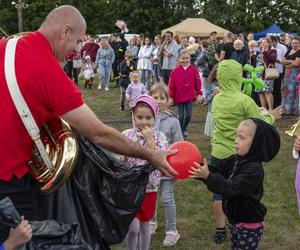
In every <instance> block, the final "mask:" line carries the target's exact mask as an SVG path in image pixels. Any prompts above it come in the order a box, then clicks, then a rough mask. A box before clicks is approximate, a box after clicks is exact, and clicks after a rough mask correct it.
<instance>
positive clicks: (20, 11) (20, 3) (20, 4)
mask: <svg viewBox="0 0 300 250" xmlns="http://www.w3.org/2000/svg"><path fill="white" fill-rule="evenodd" d="M23 6H24V3H23V0H18V4H17V11H18V28H19V32H23V31H24V28H23Z"/></svg>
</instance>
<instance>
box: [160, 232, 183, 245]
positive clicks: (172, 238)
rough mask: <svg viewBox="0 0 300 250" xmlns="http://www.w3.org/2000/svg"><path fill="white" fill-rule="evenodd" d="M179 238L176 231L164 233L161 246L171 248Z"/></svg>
mask: <svg viewBox="0 0 300 250" xmlns="http://www.w3.org/2000/svg"><path fill="white" fill-rule="evenodd" d="M179 238H180V234H179V233H178V231H177V230H176V231H167V232H166V237H165V239H164V241H163V246H165V247H171V246H174V245H175V244H176V243H177V241H178V239H179Z"/></svg>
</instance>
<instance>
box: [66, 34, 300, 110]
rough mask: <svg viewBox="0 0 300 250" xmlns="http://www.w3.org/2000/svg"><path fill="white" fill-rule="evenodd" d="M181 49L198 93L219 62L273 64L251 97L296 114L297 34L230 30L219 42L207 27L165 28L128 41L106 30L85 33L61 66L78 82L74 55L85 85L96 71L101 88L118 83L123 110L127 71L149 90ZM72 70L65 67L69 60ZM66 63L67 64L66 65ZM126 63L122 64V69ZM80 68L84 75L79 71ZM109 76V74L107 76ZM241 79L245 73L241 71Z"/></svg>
mask: <svg viewBox="0 0 300 250" xmlns="http://www.w3.org/2000/svg"><path fill="white" fill-rule="evenodd" d="M181 50H187V51H188V52H189V53H190V56H191V64H192V65H194V66H195V67H196V68H197V70H198V72H199V74H200V77H201V82H202V87H201V88H202V92H203V96H204V97H205V95H206V89H207V88H210V87H209V85H210V84H209V83H208V82H207V79H208V77H209V74H210V73H211V72H212V71H213V68H214V66H215V65H217V64H218V63H219V62H221V61H222V60H228V59H233V60H235V61H237V62H239V63H240V64H241V65H242V66H244V65H245V64H250V65H252V66H253V67H259V66H263V67H265V68H272V67H274V68H275V69H276V71H277V72H278V74H279V77H277V78H275V79H265V73H264V72H261V73H260V74H259V75H258V77H260V78H261V79H262V80H263V81H264V83H265V87H264V88H263V89H255V90H254V91H253V93H252V97H253V98H254V100H255V101H256V103H257V104H259V105H260V106H261V107H263V108H264V109H266V110H272V109H274V108H275V107H278V106H279V105H281V104H282V107H283V115H298V113H299V111H298V104H299V98H298V97H299V95H298V85H297V81H296V76H297V74H298V73H299V65H300V39H299V37H297V36H293V37H291V36H288V35H286V34H285V33H281V34H280V36H279V37H274V36H268V37H264V38H260V39H259V40H258V41H255V40H254V35H253V33H249V34H248V35H247V36H246V35H245V34H239V35H235V34H233V33H231V32H228V33H226V34H224V37H223V38H222V39H220V40H218V39H217V32H214V31H212V32H211V34H210V37H209V38H208V39H200V38H197V39H195V38H194V37H188V36H184V35H179V36H176V37H175V36H173V33H172V32H169V31H168V32H166V33H165V34H164V35H163V36H161V35H156V36H154V39H153V41H152V39H151V38H150V37H149V36H146V35H144V34H141V35H140V36H133V37H132V38H131V39H130V41H129V42H127V41H126V40H125V38H124V34H123V33H119V34H112V35H110V37H109V38H108V39H106V38H102V39H100V40H99V38H97V39H95V38H93V37H92V36H91V35H86V36H85V38H84V41H83V43H82V44H81V45H79V48H77V52H76V51H73V52H71V53H70V54H69V55H68V57H67V61H68V63H67V64H66V67H65V70H66V72H67V74H68V75H69V76H70V77H73V79H74V81H75V82H76V83H77V82H78V72H79V71H80V70H78V65H77V63H76V62H77V59H78V57H81V58H82V59H83V62H84V63H83V66H82V70H81V76H83V78H84V81H87V82H91V83H90V84H89V83H88V84H85V87H87V86H90V87H91V86H92V83H93V78H94V76H95V73H96V72H97V71H98V72H99V86H98V89H99V90H101V89H102V85H103V84H104V85H105V90H109V88H110V80H115V81H116V84H117V86H120V87H121V91H120V92H121V98H120V110H124V107H125V105H124V104H125V102H124V100H125V99H124V93H125V91H126V88H127V86H128V85H129V83H130V79H129V74H130V72H133V71H138V72H139V74H140V78H141V79H140V81H141V83H143V84H144V85H145V87H146V89H147V90H148V91H149V90H150V88H151V85H152V84H153V83H156V82H161V83H165V84H167V85H168V84H169V81H170V79H169V78H170V74H171V72H172V70H173V69H175V68H176V66H177V65H178V64H179V59H178V55H179V53H180V51H181ZM90 60H91V61H92V63H94V65H93V66H92V67H93V69H94V73H93V71H92V70H89V71H90V73H87V72H86V71H85V69H86V68H91V66H86V64H89V63H90ZM72 61H73V62H74V63H75V66H74V68H73V69H72V67H70V63H71V62H72ZM69 62H70V63H69ZM126 65H128V67H126ZM85 72H86V73H85ZM112 75H113V77H112ZM243 76H244V77H245V78H247V77H249V75H247V73H246V72H243Z"/></svg>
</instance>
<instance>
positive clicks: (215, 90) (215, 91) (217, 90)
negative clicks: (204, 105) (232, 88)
mask: <svg viewBox="0 0 300 250" xmlns="http://www.w3.org/2000/svg"><path fill="white" fill-rule="evenodd" d="M219 91H220V90H219V88H218V87H216V88H214V90H213V93H212V96H215V95H216V94H218V93H219Z"/></svg>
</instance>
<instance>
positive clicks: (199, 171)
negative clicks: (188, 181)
mask: <svg viewBox="0 0 300 250" xmlns="http://www.w3.org/2000/svg"><path fill="white" fill-rule="evenodd" d="M189 173H190V174H191V175H190V178H201V179H204V180H206V179H207V177H208V175H209V170H208V165H207V162H206V159H204V160H203V164H201V165H199V164H198V163H196V162H194V166H193V167H191V170H189Z"/></svg>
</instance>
